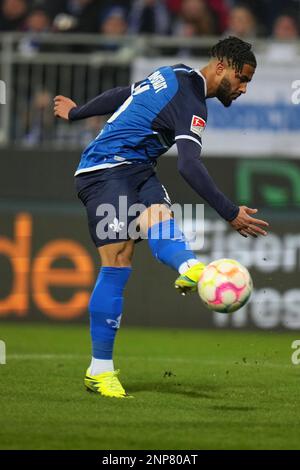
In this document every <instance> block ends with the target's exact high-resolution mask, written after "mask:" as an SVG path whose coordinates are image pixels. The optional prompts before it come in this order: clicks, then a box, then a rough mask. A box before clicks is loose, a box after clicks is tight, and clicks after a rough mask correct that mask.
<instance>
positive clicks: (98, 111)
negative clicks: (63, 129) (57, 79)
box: [54, 84, 136, 121]
mask: <svg viewBox="0 0 300 470" xmlns="http://www.w3.org/2000/svg"><path fill="white" fill-rule="evenodd" d="M135 86H136V84H135V85H132V86H127V87H117V88H113V89H111V90H107V91H105V92H104V93H101V95H98V96H96V97H95V98H93V99H92V100H90V101H88V102H87V103H86V104H84V105H82V106H77V104H76V103H75V102H74V101H73V100H71V99H70V98H68V97H66V96H62V95H58V96H55V98H54V115H55V116H56V117H60V118H62V119H65V120H67V121H78V120H79V119H86V118H89V117H93V116H105V115H107V114H112V113H114V112H115V111H116V110H117V109H118V108H119V107H120V106H121V105H122V104H123V103H124V101H126V100H127V98H128V97H129V96H130V95H131V93H132V91H133V90H134V88H135Z"/></svg>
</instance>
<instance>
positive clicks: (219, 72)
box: [216, 61, 225, 75]
mask: <svg viewBox="0 0 300 470" xmlns="http://www.w3.org/2000/svg"><path fill="white" fill-rule="evenodd" d="M224 70H225V65H224V62H222V61H218V62H217V63H216V74H217V75H223V73H224Z"/></svg>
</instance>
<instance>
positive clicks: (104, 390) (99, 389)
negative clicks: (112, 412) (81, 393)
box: [84, 369, 133, 398]
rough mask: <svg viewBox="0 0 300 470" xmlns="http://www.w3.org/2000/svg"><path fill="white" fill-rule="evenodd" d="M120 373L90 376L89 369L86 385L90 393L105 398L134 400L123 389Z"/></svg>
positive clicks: (115, 371)
mask: <svg viewBox="0 0 300 470" xmlns="http://www.w3.org/2000/svg"><path fill="white" fill-rule="evenodd" d="M119 372H120V371H119V370H114V371H112V372H103V373H102V374H99V375H90V372H89V369H88V370H87V371H86V376H85V378H84V385H85V386H86V388H87V390H88V391H91V392H96V393H99V394H100V395H102V396H103V397H110V398H133V397H131V396H130V395H128V394H127V393H126V392H125V390H124V388H123V387H122V385H121V383H120V381H119V379H118V375H119Z"/></svg>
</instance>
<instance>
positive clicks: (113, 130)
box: [54, 37, 268, 398]
mask: <svg viewBox="0 0 300 470" xmlns="http://www.w3.org/2000/svg"><path fill="white" fill-rule="evenodd" d="M255 68H256V59H255V56H254V54H253V52H252V51H251V45H250V44H248V43H246V42H244V41H242V40H240V39H238V38H235V37H229V38H227V39H223V40H221V41H219V42H218V43H217V44H216V45H215V46H214V47H213V48H212V50H211V59H210V61H209V62H208V64H207V65H206V66H205V67H204V68H203V69H202V70H201V71H198V70H194V69H192V68H190V67H188V66H186V65H183V64H179V65H175V66H167V67H162V68H160V69H158V70H157V71H155V72H153V73H152V74H151V75H150V76H148V77H147V78H145V80H143V81H142V82H139V83H136V84H134V85H133V86H131V87H130V86H128V87H119V88H116V89H113V90H109V91H106V92H104V93H103V94H101V95H99V96H97V97H96V98H94V99H93V100H91V101H90V102H88V103H87V104H85V105H83V106H77V105H76V103H75V102H74V101H72V100H70V99H69V98H67V97H64V96H57V97H55V98H54V114H55V115H56V116H58V117H60V118H63V119H66V120H69V121H75V120H78V119H84V118H88V117H91V116H96V115H106V114H111V113H114V114H113V115H112V117H111V118H110V119H109V120H108V121H107V123H106V125H105V126H104V128H103V129H102V131H101V132H100V134H99V135H98V136H97V137H96V138H95V140H93V141H92V142H91V143H90V144H89V145H88V147H87V148H86V149H85V150H84V151H83V154H82V157H81V161H80V164H79V166H78V169H77V171H76V173H75V180H76V187H77V192H78V196H79V198H80V199H81V201H82V202H83V204H84V205H85V207H86V210H87V216H88V223H89V230H90V234H91V237H92V239H93V241H94V244H95V245H96V247H97V249H98V252H99V255H100V258H101V269H100V272H99V276H98V278H97V281H96V285H95V288H94V290H93V293H92V295H91V298H90V302H89V311H90V325H91V338H92V360H91V364H90V366H89V368H88V370H87V372H86V376H85V379H84V383H85V386H86V387H87V389H88V390H92V391H94V392H96V393H99V394H100V395H103V396H108V397H117V398H123V397H127V396H128V395H127V394H126V392H125V390H124V388H123V387H122V385H121V383H120V381H119V378H118V372H119V371H115V369H114V364H113V345H114V341H115V336H116V332H117V329H118V328H119V326H120V321H121V316H122V310H123V292H124V288H125V286H126V283H127V281H128V278H129V276H130V273H131V270H132V267H131V260H132V255H133V251H134V243H135V240H134V239H133V237H131V236H130V233H129V229H128V227H129V226H130V224H131V223H132V222H133V221H134V222H135V223H137V224H138V225H139V227H140V230H141V232H142V233H144V234H147V236H148V243H149V246H150V249H151V251H152V253H153V255H154V256H155V257H156V258H157V259H158V260H159V261H161V262H162V263H164V264H166V265H167V266H169V267H171V268H173V269H174V270H176V271H178V273H179V277H178V278H177V280H176V281H175V287H176V288H177V289H178V290H179V291H180V292H182V293H183V294H185V293H186V292H193V291H195V290H196V289H197V282H198V280H199V278H200V276H201V273H202V271H203V269H204V267H205V266H204V264H203V263H201V262H199V260H198V259H197V258H196V256H195V254H194V253H193V251H192V250H191V249H190V247H189V245H188V243H187V241H186V240H185V238H184V235H183V234H182V232H181V231H180V229H179V227H178V226H177V225H176V221H175V220H174V218H172V213H171V211H170V200H169V197H168V194H167V192H166V190H165V188H164V187H163V185H162V184H161V183H160V182H159V180H158V178H157V176H156V172H155V165H156V160H157V158H158V157H159V156H160V155H162V154H163V153H165V152H166V151H167V150H168V149H169V148H170V147H171V146H172V145H173V144H174V143H175V142H176V144H177V149H178V171H179V173H180V174H181V175H182V176H183V178H184V179H185V180H186V181H187V183H188V184H189V185H190V186H191V187H192V188H193V189H194V190H195V191H196V192H197V193H198V194H199V196H200V197H201V198H203V199H204V200H205V201H207V203H208V204H209V205H210V206H211V207H213V208H214V209H215V210H216V211H217V212H218V214H219V215H220V216H221V217H222V218H223V219H225V220H226V221H228V223H229V224H230V225H231V226H232V228H233V229H234V230H237V231H238V232H239V233H240V234H241V235H242V236H244V237H247V236H248V235H251V236H254V237H256V236H258V235H266V234H267V232H266V231H265V229H266V227H267V226H268V223H267V222H265V221H263V220H259V219H257V218H255V217H253V215H254V214H255V213H256V212H257V210H256V209H251V208H248V207H245V206H241V207H238V206H237V205H236V204H234V203H233V202H232V201H230V200H229V199H228V198H227V197H226V196H225V195H224V194H223V193H222V192H221V191H220V190H219V189H218V188H217V187H216V185H215V183H214V181H213V180H212V178H211V177H210V175H209V174H208V172H207V170H206V168H205V166H204V165H203V162H202V161H201V159H200V152H201V148H202V141H201V137H202V133H203V131H204V128H205V125H206V121H207V108H206V99H207V98H212V97H217V98H218V99H219V100H220V101H221V102H222V103H223V105H224V106H226V107H228V106H230V105H231V103H232V101H233V100H235V99H237V98H238V97H239V96H240V95H241V94H242V93H246V90H247V85H248V83H249V82H250V81H251V79H252V77H253V75H254V72H255ZM121 196H123V197H124V196H126V198H127V205H128V207H129V208H130V207H133V205H134V204H138V203H142V204H143V205H144V206H145V210H144V211H143V212H142V213H141V215H140V216H139V218H138V219H136V214H135V215H131V213H130V210H128V213H127V214H126V218H127V224H126V222H125V221H124V220H123V216H124V214H123V215H122V214H121V212H122V211H121V207H120V205H121V203H120V201H121ZM108 203H109V204H110V205H111V206H112V207H113V209H114V210H115V213H114V215H113V216H111V219H110V218H109V216H107V212H105V209H107V204H108ZM104 204H105V206H103V205H104ZM108 213H109V211H108ZM104 226H105V227H107V231H106V237H104V236H103V234H102V233H100V232H101V230H100V229H99V227H100V228H101V227H102V228H103V227H104ZM166 233H167V234H168V236H167V237H166V236H165V234H166Z"/></svg>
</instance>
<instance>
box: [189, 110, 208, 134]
mask: <svg viewBox="0 0 300 470" xmlns="http://www.w3.org/2000/svg"><path fill="white" fill-rule="evenodd" d="M205 126H206V122H205V121H204V119H202V118H201V117H199V116H196V115H195V114H194V115H193V117H192V122H191V131H192V132H193V133H194V134H197V135H198V136H199V137H201V136H202V133H203V131H204V129H205Z"/></svg>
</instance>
